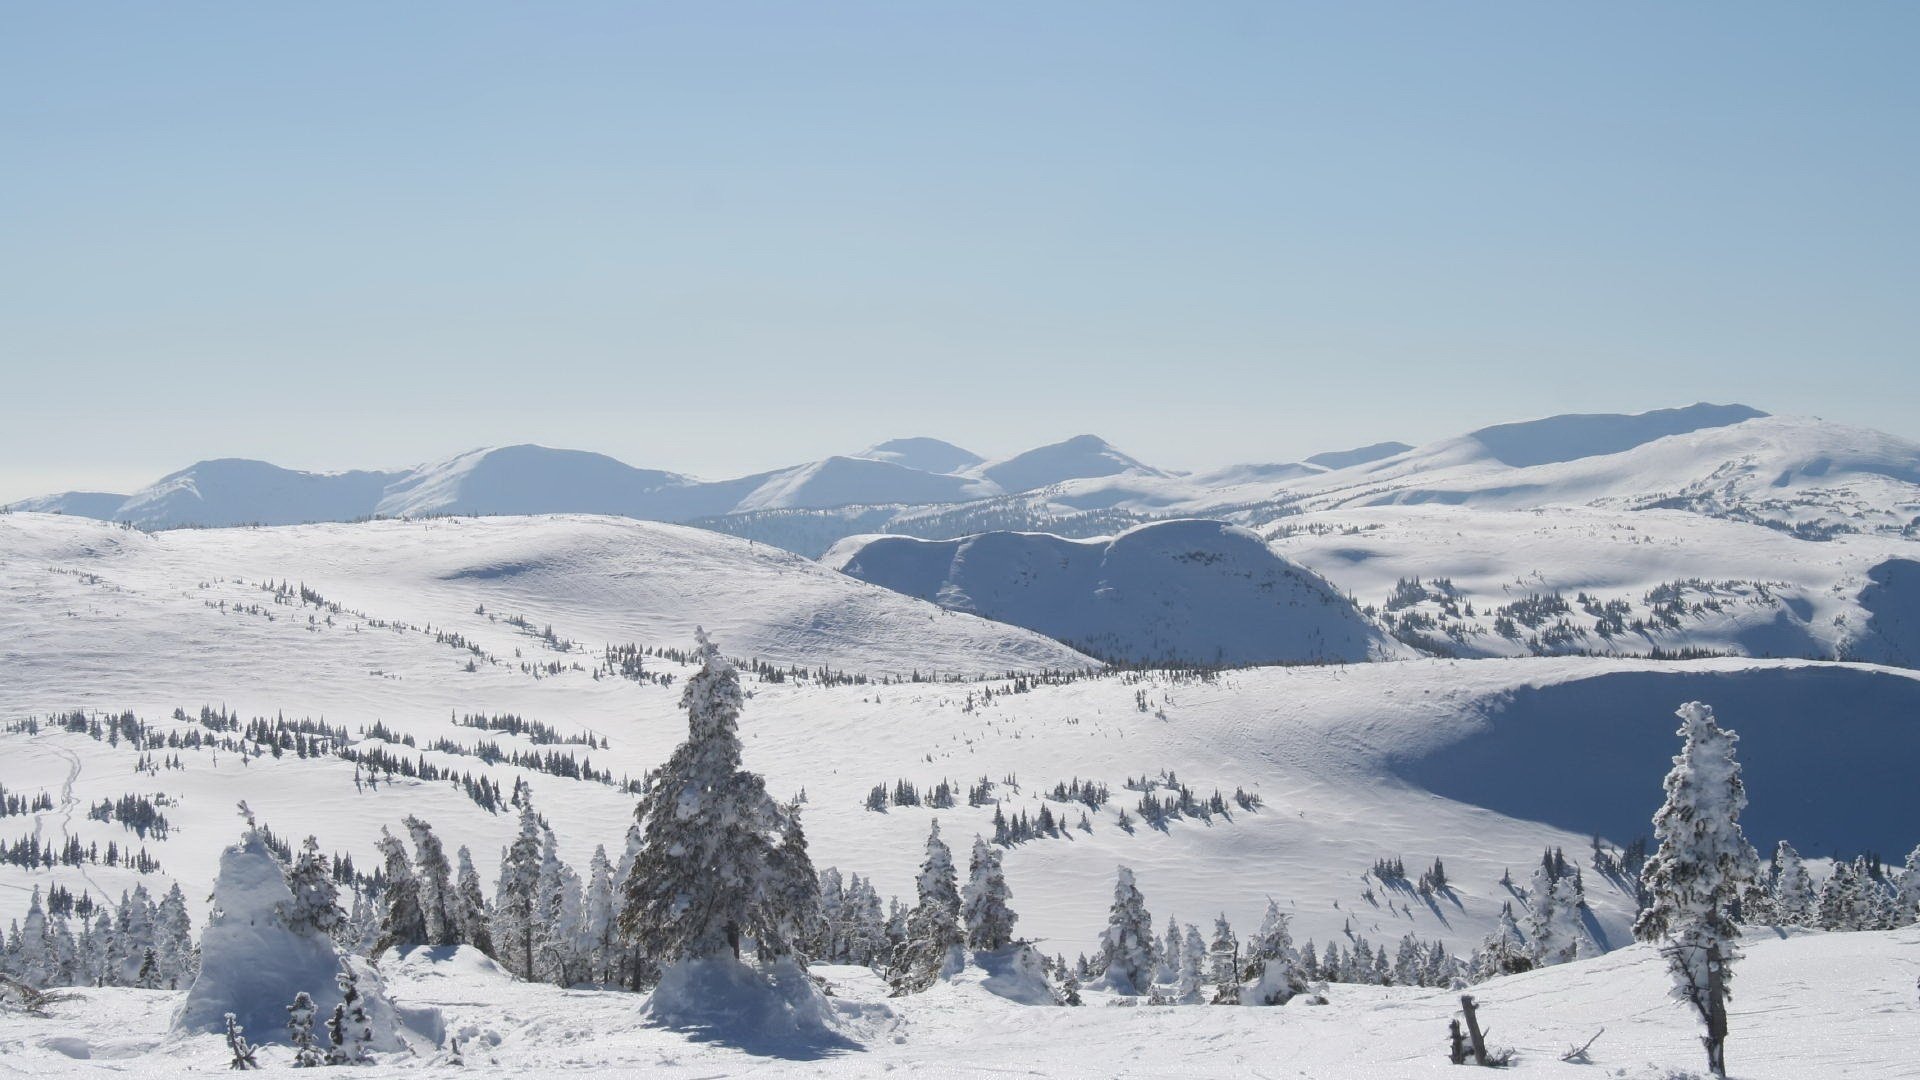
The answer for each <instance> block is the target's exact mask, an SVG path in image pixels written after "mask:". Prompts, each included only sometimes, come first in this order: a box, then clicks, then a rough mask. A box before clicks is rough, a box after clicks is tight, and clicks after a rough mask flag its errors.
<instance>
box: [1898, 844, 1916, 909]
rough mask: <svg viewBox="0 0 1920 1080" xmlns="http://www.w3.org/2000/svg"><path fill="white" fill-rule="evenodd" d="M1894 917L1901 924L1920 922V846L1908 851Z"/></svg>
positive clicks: (1901, 875) (1901, 874)
mask: <svg viewBox="0 0 1920 1080" xmlns="http://www.w3.org/2000/svg"><path fill="white" fill-rule="evenodd" d="M1894 919H1895V922H1896V924H1897V925H1900V926H1912V925H1913V924H1914V923H1916V922H1920V847H1915V848H1914V849H1913V850H1912V851H1910V852H1908V853H1907V865H1906V866H1905V867H1904V868H1903V869H1902V870H1901V872H1900V882H1899V892H1898V894H1897V896H1896V900H1895V906H1894Z"/></svg>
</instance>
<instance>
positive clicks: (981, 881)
mask: <svg viewBox="0 0 1920 1080" xmlns="http://www.w3.org/2000/svg"><path fill="white" fill-rule="evenodd" d="M1012 896H1013V893H1012V890H1010V889H1008V888H1007V877H1006V874H1005V872H1004V871H1002V870H1001V868H1000V849H998V848H996V847H994V846H993V845H991V844H989V843H987V842H986V840H984V839H982V838H981V837H980V836H979V834H977V833H976V834H975V835H974V838H973V854H972V856H971V857H970V858H969V859H968V861H967V887H966V889H965V890H964V892H963V893H962V895H961V900H960V906H961V915H962V917H963V918H964V919H965V921H966V924H967V947H968V948H970V949H981V950H992V949H999V948H1004V947H1005V946H1007V945H1010V944H1012V943H1013V924H1014V923H1015V922H1016V921H1018V920H1019V918H1020V916H1018V915H1015V914H1014V913H1013V910H1012V909H1011V908H1009V907H1008V906H1007V902H1008V900H1010V899H1011V898H1012Z"/></svg>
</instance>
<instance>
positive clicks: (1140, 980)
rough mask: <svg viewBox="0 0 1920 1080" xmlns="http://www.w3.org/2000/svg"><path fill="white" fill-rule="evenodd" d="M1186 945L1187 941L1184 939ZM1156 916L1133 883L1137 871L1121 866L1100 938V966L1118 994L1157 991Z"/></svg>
mask: <svg viewBox="0 0 1920 1080" xmlns="http://www.w3.org/2000/svg"><path fill="white" fill-rule="evenodd" d="M1183 942H1184V939H1183ZM1153 952H1154V950H1153V916H1151V915H1149V914H1148V913H1147V901H1146V898H1145V897H1143V896H1141V895H1140V890H1139V889H1138V888H1137V887H1136V886H1135V885H1134V883H1133V871H1132V870H1130V869H1128V868H1127V867H1124V866H1122V867H1120V869H1119V872H1118V873H1117V874H1116V875H1115V878H1114V883H1113V906H1112V907H1111V908H1110V909H1108V912H1107V929H1106V931H1105V932H1104V933H1103V934H1101V935H1100V960H1099V967H1100V970H1101V971H1102V972H1104V973H1105V975H1106V981H1107V986H1108V987H1109V988H1110V989H1112V990H1113V992H1114V993H1116V994H1135V995H1138V994H1145V993H1148V992H1150V991H1151V990H1152V989H1153V972H1154V956H1153Z"/></svg>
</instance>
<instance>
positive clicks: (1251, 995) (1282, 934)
mask: <svg viewBox="0 0 1920 1080" xmlns="http://www.w3.org/2000/svg"><path fill="white" fill-rule="evenodd" d="M1308 948H1309V949H1311V948H1312V944H1311V943H1309V944H1308ZM1310 977H1311V969H1310V968H1309V967H1308V966H1307V961H1306V960H1305V959H1304V958H1303V957H1301V956H1300V955H1299V954H1298V953H1296V952H1295V951H1294V948H1293V934H1292V932H1291V931H1290V930H1289V929H1288V927H1287V917H1286V915H1284V914H1282V913H1281V911H1280V905H1279V904H1276V903H1274V902H1273V901H1272V900H1268V901H1267V914H1266V916H1265V917H1264V918H1263V919H1261V920H1260V929H1259V931H1258V932H1257V933H1255V934H1254V935H1253V937H1251V938H1249V939H1248V940H1247V957H1246V961H1245V963H1244V964H1243V966H1242V968H1241V978H1242V980H1243V981H1244V985H1242V986H1241V987H1240V1004H1242V1005H1285V1004H1286V1003H1287V1002H1288V1001H1289V1000H1291V999H1292V998H1293V996H1294V995H1295V994H1298V993H1301V992H1302V991H1304V990H1305V989H1306V988H1307V980H1308V979H1309V978H1310Z"/></svg>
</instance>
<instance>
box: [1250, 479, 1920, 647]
mask: <svg viewBox="0 0 1920 1080" xmlns="http://www.w3.org/2000/svg"><path fill="white" fill-rule="evenodd" d="M1265 532H1266V534H1267V535H1268V536H1269V537H1271V538H1272V539H1273V542H1274V546H1275V549H1276V550H1277V551H1279V552H1281V553H1282V554H1284V555H1285V556H1287V557H1288V558H1290V559H1293V560H1295V561H1298V562H1300V563H1301V564H1303V565H1306V566H1308V567H1311V568H1312V569H1314V570H1315V571H1316V572H1318V573H1320V574H1322V575H1324V576H1325V577H1327V578H1328V579H1329V580H1331V581H1332V582H1333V583H1334V584H1335V585H1336V586H1338V587H1339V588H1340V589H1342V590H1343V591H1345V592H1347V593H1350V594H1352V595H1353V596H1355V597H1356V598H1357V599H1358V600H1359V601H1360V602H1361V603H1362V605H1364V606H1367V607H1370V608H1374V609H1376V610H1377V611H1379V612H1380V613H1381V614H1382V615H1383V617H1385V618H1386V619H1387V620H1388V621H1389V622H1392V623H1394V624H1396V625H1397V626H1401V627H1402V634H1401V636H1402V637H1403V638H1405V639H1407V640H1411V641H1416V642H1419V643H1422V644H1424V645H1426V646H1427V647H1430V648H1435V649H1440V650H1444V651H1446V652H1450V653H1455V654H1458V655H1463V656H1524V655H1528V654H1531V653H1535V652H1550V653H1566V652H1593V653H1604V654H1614V655H1638V654H1648V653H1652V652H1654V651H1656V650H1664V651H1666V652H1679V651H1682V650H1686V649H1696V650H1699V649H1704V650H1710V651H1714V652H1726V653H1734V654H1740V655H1751V656H1800V657H1811V658H1816V659H1864V660H1873V661H1877V662H1885V663H1896V664H1903V665H1904V664H1909V663H1911V662H1912V661H1913V660H1914V659H1915V658H1920V650H1916V649H1915V647H1914V646H1915V641H1914V638H1913V633H1914V631H1913V627H1914V625H1915V620H1916V619H1917V618H1920V580H1916V578H1915V577H1914V576H1913V575H1912V574H1910V573H1907V572H1905V571H1904V570H1903V569H1902V568H1904V567H1906V566H1909V565H1910V564H1911V562H1910V557H1909V556H1910V553H1912V552H1913V550H1914V545H1913V543H1912V541H1908V540H1901V539H1897V538H1886V537H1879V536H1851V535H1848V536H1840V537H1838V538H1836V539H1835V540H1833V541H1831V542H1826V543H1810V542H1807V541H1804V540H1797V539H1794V538H1793V537H1792V536H1791V535H1789V534H1787V533H1784V532H1781V531H1779V530H1774V529H1762V528H1755V527H1753V526H1751V525H1747V524H1741V523H1737V522H1731V521H1727V520H1724V519H1717V518H1711V517H1703V516H1701V515H1698V514H1692V513H1684V512H1680V511H1674V510H1650V511H1640V512H1634V513H1623V512H1621V511H1618V510H1611V509H1597V508H1591V507H1559V508H1551V509H1540V510H1525V511H1497V510H1478V509H1473V508H1470V507H1462V506H1447V505H1395V506H1370V507H1348V508H1342V509H1337V510H1329V511H1322V512H1316V513H1311V514H1305V515H1299V516H1294V517H1288V518H1284V519H1281V521H1279V522H1278V523H1276V524H1275V525H1273V526H1271V527H1270V528H1268V529H1267V530H1265ZM1415 582H1418V584H1414V583H1415ZM1583 594H1584V596H1585V598H1586V599H1585V600H1584V601H1583V600H1582V599H1581V597H1582V595H1583ZM1502 615H1506V616H1507V617H1508V618H1509V619H1510V620H1511V621H1510V623H1509V625H1508V626H1507V627H1506V628H1505V629H1506V632H1504V633H1503V632H1502V630H1501V628H1500V627H1498V626H1497V625H1496V623H1497V621H1498V620H1499V619H1500V618H1501V617H1502ZM1610 622H1611V625H1609V623H1610Z"/></svg>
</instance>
